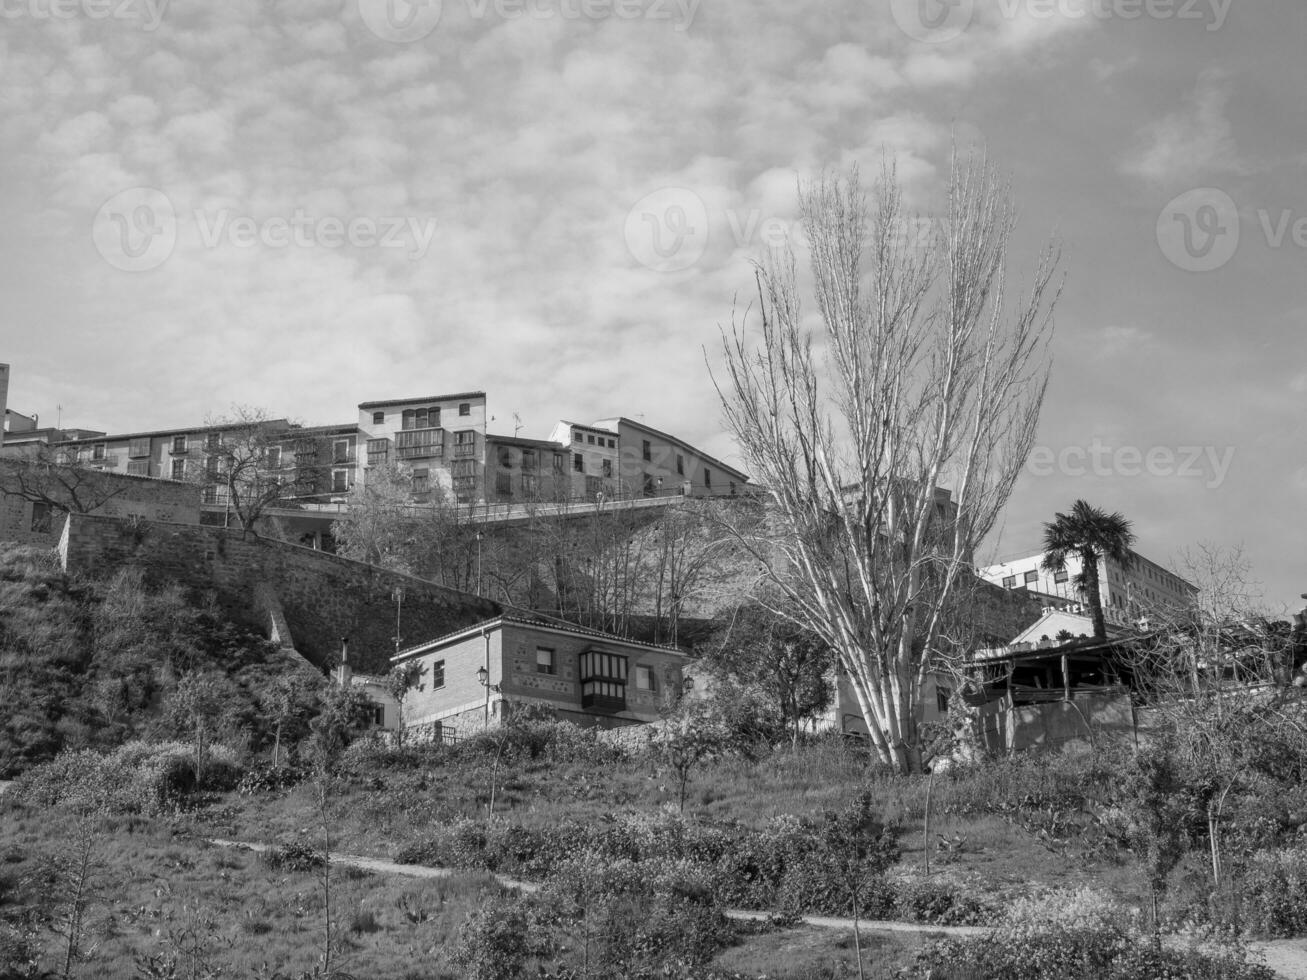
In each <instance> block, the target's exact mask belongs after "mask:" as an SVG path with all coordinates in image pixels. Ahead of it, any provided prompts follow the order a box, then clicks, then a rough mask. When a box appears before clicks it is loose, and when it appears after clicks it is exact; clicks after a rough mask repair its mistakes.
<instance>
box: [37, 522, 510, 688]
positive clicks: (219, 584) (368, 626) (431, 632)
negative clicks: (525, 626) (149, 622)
mask: <svg viewBox="0 0 1307 980" xmlns="http://www.w3.org/2000/svg"><path fill="white" fill-rule="evenodd" d="M59 554H60V558H61V560H62V562H63V566H64V569H65V570H66V571H68V572H71V573H81V574H87V575H100V574H107V573H111V572H112V571H113V570H115V569H116V568H119V567H124V566H139V567H141V568H143V569H144V570H145V573H146V580H147V581H148V582H153V583H157V584H163V583H168V582H180V583H181V584H182V585H184V586H186V587H187V588H189V589H191V590H193V591H194V592H196V593H199V594H203V595H211V596H212V597H213V598H214V600H215V601H216V602H217V604H218V605H219V607H220V608H221V609H222V610H223V611H224V613H225V614H226V615H227V616H228V617H230V618H231V619H232V620H234V621H235V622H238V623H242V624H244V625H247V626H250V627H252V628H255V629H258V630H259V631H260V632H263V633H264V634H269V632H270V631H269V624H270V619H271V613H270V609H269V606H270V603H269V601H268V596H269V595H270V594H271V595H275V597H276V599H277V600H278V603H279V604H280V607H281V623H283V624H284V626H279V629H286V630H289V633H290V640H291V642H292V643H293V645H294V647H295V649H296V650H298V651H299V652H300V653H301V654H303V655H304V656H305V657H306V658H308V659H309V660H310V661H312V662H313V663H315V664H317V665H318V666H320V667H327V666H334V665H335V664H336V663H337V662H338V661H339V658H340V641H341V638H342V637H348V638H349V659H350V664H351V665H352V666H353V668H354V669H355V670H357V671H360V672H363V673H371V674H384V673H386V671H388V670H389V669H390V657H391V655H392V654H393V653H394V650H395V639H394V637H395V630H396V612H397V611H398V613H399V632H400V636H401V644H402V645H404V646H412V645H415V644H417V643H419V642H421V641H423V640H427V639H431V638H433V637H436V636H441V635H443V634H445V633H449V632H453V631H454V630H457V629H461V628H463V627H466V626H471V625H472V624H473V623H477V622H480V621H481V620H483V619H489V618H493V617H494V616H497V615H499V613H500V611H501V609H500V606H499V605H498V604H497V603H495V602H491V601H490V600H488V599H483V598H480V597H479V596H475V595H469V594H467V593H463V592H456V591H454V590H453V589H446V588H443V587H441V586H438V585H435V584H433V583H431V582H428V581H426V580H424V579H419V578H414V577H412V576H409V575H401V574H399V573H396V572H389V571H386V570H384V569H381V568H377V567H375V566H372V565H367V564H364V563H362V562H356V561H350V560H349V559H346V558H340V557H338V556H336V555H330V554H327V553H325V552H321V551H313V550H311V549H308V548H302V547H300V546H299V545H293V544H286V543H284V542H280V541H272V540H268V539H265V538H258V537H255V536H253V535H250V536H243V535H242V534H241V532H240V531H235V530H227V529H224V528H217V527H207V526H200V525H198V524H197V525H189V524H165V523H158V522H148V521H145V522H130V521H124V520H120V519H113V518H106V517H101V516H97V515H91V514H75V515H72V516H71V518H70V519H69V520H68V522H67V525H66V527H65V529H64V534H63V537H62V538H61V540H60V542H59ZM260 586H263V588H262V589H260ZM398 591H402V601H401V602H399V603H397V602H396V599H395V596H396V593H397V592H398ZM281 640H282V642H285V637H282V638H281Z"/></svg>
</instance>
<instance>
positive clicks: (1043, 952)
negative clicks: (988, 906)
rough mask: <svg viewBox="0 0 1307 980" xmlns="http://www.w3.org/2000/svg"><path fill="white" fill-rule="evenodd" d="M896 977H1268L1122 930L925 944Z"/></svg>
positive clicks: (1236, 961) (1009, 934)
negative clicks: (1165, 945) (910, 966)
mask: <svg viewBox="0 0 1307 980" xmlns="http://www.w3.org/2000/svg"><path fill="white" fill-rule="evenodd" d="M899 976H900V977H902V978H904V980H906V978H909V977H911V978H917V977H921V976H929V977H931V980H1047V978H1057V977H1066V978H1072V977H1075V978H1080V977H1084V978H1091V977H1092V978H1093V980H1160V978H1167V977H1175V978H1185V980H1274V978H1275V974H1274V973H1273V972H1272V971H1270V970H1268V969H1267V968H1266V967H1264V966H1258V965H1255V964H1250V963H1248V962H1246V961H1245V960H1244V959H1242V958H1240V957H1239V956H1237V955H1236V954H1234V953H1230V954H1208V953H1203V952H1199V951H1197V950H1177V949H1168V948H1166V947H1161V948H1159V947H1158V946H1156V945H1155V944H1154V943H1153V942H1152V941H1151V940H1149V939H1148V938H1146V937H1143V936H1140V935H1138V934H1135V933H1130V932H1127V931H1126V930H1124V929H1115V928H1056V927H1055V928H1050V929H1046V930H1042V931H1026V930H1007V931H1004V932H1000V933H996V934H994V935H989V936H981V937H976V938H968V939H946V940H941V941H938V942H934V943H930V944H928V945H927V946H925V947H924V948H923V949H922V950H921V951H919V952H918V953H917V955H916V962H915V964H914V966H913V967H912V968H910V969H906V968H905V969H902V970H900V971H899Z"/></svg>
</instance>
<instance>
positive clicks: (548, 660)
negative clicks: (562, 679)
mask: <svg viewBox="0 0 1307 980" xmlns="http://www.w3.org/2000/svg"><path fill="white" fill-rule="evenodd" d="M553 672H554V651H553V650H551V649H549V647H536V673H537V674H552V673H553Z"/></svg>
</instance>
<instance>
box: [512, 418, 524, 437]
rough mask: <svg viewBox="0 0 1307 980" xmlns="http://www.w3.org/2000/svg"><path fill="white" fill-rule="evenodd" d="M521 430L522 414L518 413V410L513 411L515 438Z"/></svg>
mask: <svg viewBox="0 0 1307 980" xmlns="http://www.w3.org/2000/svg"><path fill="white" fill-rule="evenodd" d="M521 430H522V416H520V415H518V414H517V412H514V413H513V438H514V439H516V438H517V434H518V433H519V432H520V431H521Z"/></svg>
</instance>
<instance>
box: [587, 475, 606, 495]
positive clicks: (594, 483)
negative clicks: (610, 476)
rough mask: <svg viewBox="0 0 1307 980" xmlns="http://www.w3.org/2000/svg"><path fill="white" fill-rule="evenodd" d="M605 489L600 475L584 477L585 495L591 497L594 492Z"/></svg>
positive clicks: (601, 491) (600, 491)
mask: <svg viewBox="0 0 1307 980" xmlns="http://www.w3.org/2000/svg"><path fill="white" fill-rule="evenodd" d="M605 489H606V488H605V487H604V481H603V480H602V479H601V478H600V477H597V476H587V477H586V478H585V492H586V496H590V497H593V496H594V495H595V494H598V493H603V492H604V490H605Z"/></svg>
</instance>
